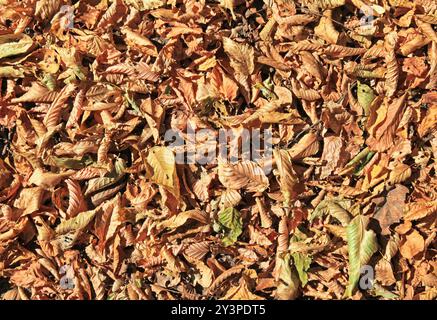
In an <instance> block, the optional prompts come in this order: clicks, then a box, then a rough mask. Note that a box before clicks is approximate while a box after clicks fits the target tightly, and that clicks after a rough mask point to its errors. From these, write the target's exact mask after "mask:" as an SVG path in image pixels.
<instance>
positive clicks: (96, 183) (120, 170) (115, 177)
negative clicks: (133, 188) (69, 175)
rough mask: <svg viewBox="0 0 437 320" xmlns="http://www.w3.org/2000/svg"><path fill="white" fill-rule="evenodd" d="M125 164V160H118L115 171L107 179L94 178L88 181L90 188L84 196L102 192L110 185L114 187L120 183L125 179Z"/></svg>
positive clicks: (88, 187)
mask: <svg viewBox="0 0 437 320" xmlns="http://www.w3.org/2000/svg"><path fill="white" fill-rule="evenodd" d="M125 168H126V167H125V162H124V160H123V159H121V158H118V159H117V160H116V162H115V165H114V170H113V171H111V172H110V173H109V174H108V175H107V176H106V177H101V178H93V179H90V180H89V181H88V186H87V188H86V190H85V193H84V195H85V196H89V195H90V194H92V193H95V192H97V191H99V190H102V189H104V188H106V187H108V186H110V185H113V184H115V183H117V182H118V181H120V180H121V179H122V178H123V177H124V169H125Z"/></svg>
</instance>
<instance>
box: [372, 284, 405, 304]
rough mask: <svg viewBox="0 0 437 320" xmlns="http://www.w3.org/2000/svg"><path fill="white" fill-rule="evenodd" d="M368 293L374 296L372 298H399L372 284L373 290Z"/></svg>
mask: <svg viewBox="0 0 437 320" xmlns="http://www.w3.org/2000/svg"><path fill="white" fill-rule="evenodd" d="M370 293H371V294H372V295H373V296H374V297H383V298H385V299H390V300H393V299H398V298H399V296H398V295H397V294H395V293H393V292H391V291H389V290H387V289H385V288H384V287H383V286H381V285H380V284H378V283H376V282H375V283H374V284H373V288H372V290H370Z"/></svg>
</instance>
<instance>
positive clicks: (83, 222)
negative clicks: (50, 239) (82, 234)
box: [56, 210, 96, 235]
mask: <svg viewBox="0 0 437 320" xmlns="http://www.w3.org/2000/svg"><path fill="white" fill-rule="evenodd" d="M95 215H96V210H90V211H84V212H81V213H79V214H78V215H77V216H75V217H74V218H71V219H68V220H65V221H62V222H61V223H60V224H59V225H58V226H57V227H56V233H57V234H58V235H59V234H66V233H68V232H71V231H78V230H81V229H83V228H85V227H86V226H87V225H88V224H89V223H90V222H91V220H93V219H94V216H95Z"/></svg>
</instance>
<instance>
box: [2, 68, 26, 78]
mask: <svg viewBox="0 0 437 320" xmlns="http://www.w3.org/2000/svg"><path fill="white" fill-rule="evenodd" d="M0 77H1V78H24V72H23V70H22V69H16V68H14V67H11V66H5V67H0Z"/></svg>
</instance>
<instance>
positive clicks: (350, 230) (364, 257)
mask: <svg viewBox="0 0 437 320" xmlns="http://www.w3.org/2000/svg"><path fill="white" fill-rule="evenodd" d="M367 223H368V218H365V217H363V216H362V215H358V216H356V217H355V218H354V219H353V220H352V221H351V222H350V224H349V225H348V227H347V241H348V251H349V284H348V287H347V288H346V292H345V296H346V297H349V296H351V295H352V292H353V290H354V289H355V287H356V285H357V284H358V281H359V279H360V270H361V267H362V266H364V265H365V264H367V263H368V262H369V260H370V258H371V257H372V255H373V254H374V253H375V252H376V250H377V249H378V243H377V241H376V234H375V232H373V230H366V227H367Z"/></svg>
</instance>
